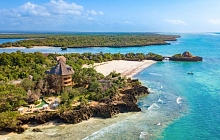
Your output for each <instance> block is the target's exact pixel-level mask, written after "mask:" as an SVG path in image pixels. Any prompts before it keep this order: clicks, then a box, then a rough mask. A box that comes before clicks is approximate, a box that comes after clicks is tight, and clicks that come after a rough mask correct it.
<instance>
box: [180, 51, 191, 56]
mask: <svg viewBox="0 0 220 140" xmlns="http://www.w3.org/2000/svg"><path fill="white" fill-rule="evenodd" d="M182 56H183V57H193V55H192V54H191V53H190V52H187V51H186V52H184V53H183V54H182Z"/></svg>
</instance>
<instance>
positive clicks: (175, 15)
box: [0, 0, 220, 32]
mask: <svg viewBox="0 0 220 140" xmlns="http://www.w3.org/2000/svg"><path fill="white" fill-rule="evenodd" d="M219 13H220V0H105V1H104V0H0V30H4V31H6V30H8V31H15V30H16V31H76V32H220V14H219Z"/></svg>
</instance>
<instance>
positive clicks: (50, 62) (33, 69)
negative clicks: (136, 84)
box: [0, 51, 163, 82]
mask: <svg viewBox="0 0 220 140" xmlns="http://www.w3.org/2000/svg"><path fill="white" fill-rule="evenodd" d="M57 56H59V54H49V55H48V56H47V55H44V54H42V53H40V52H35V53H23V52H20V51H17V52H16V53H1V54H0V81H4V82H7V81H10V80H14V79H24V78H27V77H28V76H29V75H32V76H33V81H39V80H42V79H43V78H44V77H45V74H44V72H45V70H47V69H50V67H52V66H55V65H56V63H57V62H56V61H55V58H56V57H57ZM64 56H65V57H66V58H67V64H68V65H70V66H72V67H73V69H74V70H75V74H78V71H79V72H80V73H79V75H83V73H82V72H83V71H82V70H81V69H82V68H81V66H82V65H83V64H93V63H95V62H98V63H100V62H106V61H111V60H130V61H141V60H158V61H161V60H162V59H163V57H162V56H161V55H157V54H153V53H148V54H143V53H136V54H134V53H128V54H120V53H117V54H111V53H105V54H103V53H102V52H101V53H98V54H92V53H83V54H79V53H71V54H64ZM76 81H77V79H76ZM82 81H85V80H82Z"/></svg>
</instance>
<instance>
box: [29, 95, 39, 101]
mask: <svg viewBox="0 0 220 140" xmlns="http://www.w3.org/2000/svg"><path fill="white" fill-rule="evenodd" d="M39 99H40V97H39V96H38V95H37V94H35V93H32V94H31V95H30V96H29V98H28V103H34V102H35V101H39Z"/></svg>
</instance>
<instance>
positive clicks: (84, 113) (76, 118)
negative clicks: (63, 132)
mask: <svg viewBox="0 0 220 140" xmlns="http://www.w3.org/2000/svg"><path fill="white" fill-rule="evenodd" d="M92 114H93V112H92V110H91V109H89V108H87V107H83V108H80V109H79V110H71V111H65V112H63V113H60V114H59V117H60V119H61V120H62V121H63V122H65V123H70V124H76V123H79V122H82V121H83V120H88V119H89V118H91V117H92Z"/></svg>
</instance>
